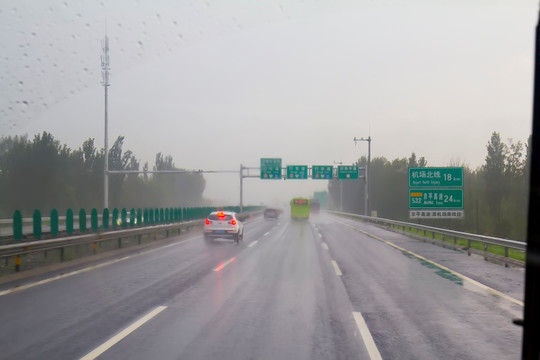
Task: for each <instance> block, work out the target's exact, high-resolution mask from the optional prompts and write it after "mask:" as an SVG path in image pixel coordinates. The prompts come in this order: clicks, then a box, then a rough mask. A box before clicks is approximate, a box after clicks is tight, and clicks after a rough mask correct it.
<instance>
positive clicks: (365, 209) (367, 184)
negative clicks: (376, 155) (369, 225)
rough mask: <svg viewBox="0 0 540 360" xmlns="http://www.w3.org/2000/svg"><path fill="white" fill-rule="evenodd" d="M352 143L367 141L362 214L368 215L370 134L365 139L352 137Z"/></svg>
mask: <svg viewBox="0 0 540 360" xmlns="http://www.w3.org/2000/svg"><path fill="white" fill-rule="evenodd" d="M353 140H354V145H356V142H357V141H367V143H368V156H367V166H366V182H365V196H364V215H366V216H369V181H368V178H369V163H370V162H371V136H368V137H367V139H366V138H363V137H361V138H360V139H357V138H356V137H354V139H353Z"/></svg>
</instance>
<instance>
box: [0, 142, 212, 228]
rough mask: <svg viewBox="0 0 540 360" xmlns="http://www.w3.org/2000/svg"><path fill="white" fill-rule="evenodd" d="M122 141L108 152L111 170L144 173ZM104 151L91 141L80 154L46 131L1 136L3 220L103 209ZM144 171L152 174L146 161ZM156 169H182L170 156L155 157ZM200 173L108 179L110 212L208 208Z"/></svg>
mask: <svg viewBox="0 0 540 360" xmlns="http://www.w3.org/2000/svg"><path fill="white" fill-rule="evenodd" d="M123 143H124V137H123V136H119V137H118V138H117V139H116V141H115V142H114V144H113V145H112V146H111V148H110V150H109V154H108V156H109V158H108V160H109V170H140V161H139V160H138V159H137V158H136V156H135V155H134V154H133V152H132V151H131V150H127V151H124V150H123ZM104 167H105V150H104V149H103V148H101V149H97V148H96V145H95V141H94V139H93V138H89V139H87V140H86V141H84V143H83V144H82V146H81V147H80V148H78V149H75V150H72V149H70V148H69V147H68V146H67V145H65V144H64V145H62V144H61V143H60V141H58V140H57V139H55V138H54V137H53V135H52V134H50V133H48V132H43V133H42V134H38V135H36V136H35V137H34V138H33V139H32V140H30V139H28V137H27V136H8V137H0V189H1V193H0V218H10V217H11V216H12V214H13V212H14V211H15V210H20V211H22V212H23V214H25V215H26V214H28V215H30V214H31V212H32V211H33V210H34V209H40V210H42V211H50V209H52V208H56V209H57V210H58V211H59V212H63V211H65V210H66V209H68V208H72V209H79V208H86V209H90V208H96V209H102V208H103V201H104V176H103V174H104ZM142 169H143V170H145V169H146V170H148V169H149V165H148V162H146V163H145V164H144V165H143V168H142ZM153 170H180V169H178V168H176V167H175V164H174V161H173V158H172V156H170V155H168V156H164V155H163V154H161V153H157V154H156V158H155V163H154V165H153ZM204 189H205V179H204V177H203V176H202V174H196V173H195V174H193V173H187V174H153V175H151V174H144V175H139V174H109V207H110V208H114V207H118V208H122V207H126V208H131V207H135V208H137V207H141V208H143V207H156V206H158V207H192V206H202V205H204V199H203V196H202V194H203V192H204Z"/></svg>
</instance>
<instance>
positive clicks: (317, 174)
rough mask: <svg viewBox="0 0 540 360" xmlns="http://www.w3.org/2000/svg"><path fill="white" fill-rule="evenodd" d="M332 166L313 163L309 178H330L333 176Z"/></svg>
mask: <svg viewBox="0 0 540 360" xmlns="http://www.w3.org/2000/svg"><path fill="white" fill-rule="evenodd" d="M333 172H334V167H333V166H332V165H313V166H312V167H311V178H312V179H314V180H330V179H332V178H333Z"/></svg>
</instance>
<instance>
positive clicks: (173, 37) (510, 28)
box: [0, 0, 538, 203]
mask: <svg viewBox="0 0 540 360" xmlns="http://www.w3.org/2000/svg"><path fill="white" fill-rule="evenodd" d="M537 17H538V0H500V1H496V0H473V1H471V0H437V1H433V0H429V1H428V0H412V1H400V0H386V1H382V0H381V1H368V0H360V1H339V0H337V1H336V0H328V1H324V0H321V1H308V0H305V1H271V0H268V1H247V0H244V1H206V2H203V1H172V0H171V1H155V0H141V1H135V0H133V1H128V0H125V1H121V0H118V1H101V2H100V1H90V0H88V1H67V0H66V1H53V0H42V1H21V0H18V1H5V0H1V1H0V54H1V55H0V65H1V66H2V71H1V72H0V84H1V87H0V92H1V93H0V94H1V96H0V134H2V135H17V134H28V135H29V136H30V137H33V135H34V134H36V133H38V132H41V131H49V132H51V133H52V134H53V135H54V136H55V137H57V138H58V139H59V140H60V141H61V142H63V143H67V144H68V145H69V146H70V147H72V148H78V147H79V146H80V145H81V144H82V142H83V141H84V140H85V139H87V138H89V137H93V138H95V139H96V142H97V144H98V145H99V146H100V147H102V146H103V127H104V124H103V108H104V101H103V87H102V86H101V84H100V81H101V73H100V55H101V40H102V38H103V37H104V35H105V32H106V33H107V35H108V37H109V39H110V58H111V87H110V97H109V101H110V103H109V113H110V115H109V121H110V126H109V136H110V139H111V142H112V140H114V139H116V137H117V136H118V135H124V136H125V137H126V139H125V143H124V150H128V149H130V150H132V151H133V152H134V153H135V155H136V156H137V157H138V158H139V159H141V160H142V161H141V163H144V161H148V162H149V163H150V164H153V162H154V158H155V154H156V153H157V152H162V153H164V154H170V155H172V156H173V158H174V161H175V164H176V166H177V167H182V168H186V169H206V170H235V169H238V168H239V166H240V164H243V165H245V166H258V165H259V159H260V158H261V157H281V158H282V159H283V165H296V164H305V165H312V164H316V165H317V164H332V163H333V162H334V161H342V162H344V163H347V164H350V163H352V162H354V161H355V160H356V159H358V158H359V157H360V156H362V155H366V154H367V144H366V143H359V144H358V145H357V146H355V144H354V142H353V138H354V137H355V136H358V137H362V136H364V137H367V136H371V137H372V139H373V141H372V157H377V156H385V157H387V158H388V159H390V160H392V159H394V158H397V157H407V156H409V155H410V154H411V153H412V152H415V153H416V154H417V155H418V156H425V157H426V159H427V160H428V165H431V166H446V165H449V164H450V163H451V162H454V163H455V162H461V163H465V164H467V165H469V166H470V167H472V168H476V167H478V166H480V165H481V164H482V163H483V162H484V159H485V156H486V144H487V142H488V140H489V138H490V135H491V133H492V132H493V131H498V132H499V133H500V134H501V137H502V138H503V139H505V140H507V139H508V138H512V139H514V141H518V140H521V141H525V140H526V139H527V137H528V135H529V134H530V131H531V116H532V85H533V54H534V30H535V26H536V22H537ZM206 179H207V190H206V192H205V197H207V198H209V199H214V200H216V201H219V202H227V203H237V202H238V193H239V189H238V187H239V186H238V176H237V175H208V176H206ZM326 187H327V182H326V181H313V180H309V181H296V182H295V181H261V180H257V179H247V180H245V200H246V202H248V203H260V202H266V203H270V202H272V201H277V200H278V199H279V200H280V201H284V200H286V199H287V198H289V197H290V196H293V195H311V194H312V193H313V191H314V190H322V189H325V188H326Z"/></svg>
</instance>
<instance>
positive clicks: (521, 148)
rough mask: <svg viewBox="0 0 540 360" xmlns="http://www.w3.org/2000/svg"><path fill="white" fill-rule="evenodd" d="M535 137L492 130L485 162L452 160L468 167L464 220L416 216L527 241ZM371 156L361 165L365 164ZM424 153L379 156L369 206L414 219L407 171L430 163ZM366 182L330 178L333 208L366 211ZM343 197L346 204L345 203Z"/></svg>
mask: <svg viewBox="0 0 540 360" xmlns="http://www.w3.org/2000/svg"><path fill="white" fill-rule="evenodd" d="M530 144H531V137H529V138H528V140H527V141H526V142H522V141H518V142H514V141H512V140H511V139H510V140H508V142H506V143H505V142H504V141H502V140H501V136H500V134H499V133H497V132H493V133H492V135H491V138H490V140H489V141H488V143H487V145H486V150H487V154H486V158H485V162H484V164H483V165H482V166H480V167H478V168H477V169H474V170H473V169H471V168H470V167H469V166H467V165H465V164H462V163H459V162H453V163H450V164H448V166H456V167H463V172H464V174H463V177H464V184H463V191H464V195H463V197H464V199H463V200H464V206H463V207H464V211H465V217H464V218H463V219H440V220H431V219H430V220H428V219H422V220H417V221H420V222H422V223H423V224H427V225H432V226H437V227H444V228H450V229H455V230H461V231H466V232H472V233H478V234H485V235H490V236H496V237H502V238H509V239H514V240H521V241H525V240H526V232H527V211H528V195H529V174H530V149H531V146H530ZM366 164H367V159H366V157H361V158H360V159H359V160H358V161H357V162H356V165H358V166H360V167H365V166H366ZM427 166H428V162H427V160H426V159H425V157H420V158H417V156H416V154H415V153H412V154H411V156H410V157H408V158H398V159H394V160H392V161H390V160H388V159H386V158H385V157H376V158H374V159H372V160H371V162H370V174H369V187H370V189H369V190H370V196H369V209H370V210H375V211H376V212H377V216H378V217H381V218H387V219H394V220H402V221H411V220H410V219H409V199H408V197H409V193H408V186H409V184H408V176H409V175H408V172H409V170H408V169H409V168H410V167H427ZM364 184H365V183H364V180H363V179H359V180H347V181H342V182H340V181H339V180H331V181H330V182H329V184H328V193H329V199H330V206H331V207H332V208H333V209H336V210H339V209H341V208H342V209H343V211H345V212H351V213H357V214H364V196H365V194H364ZM341 199H343V203H342V204H341V203H340V201H341Z"/></svg>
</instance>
